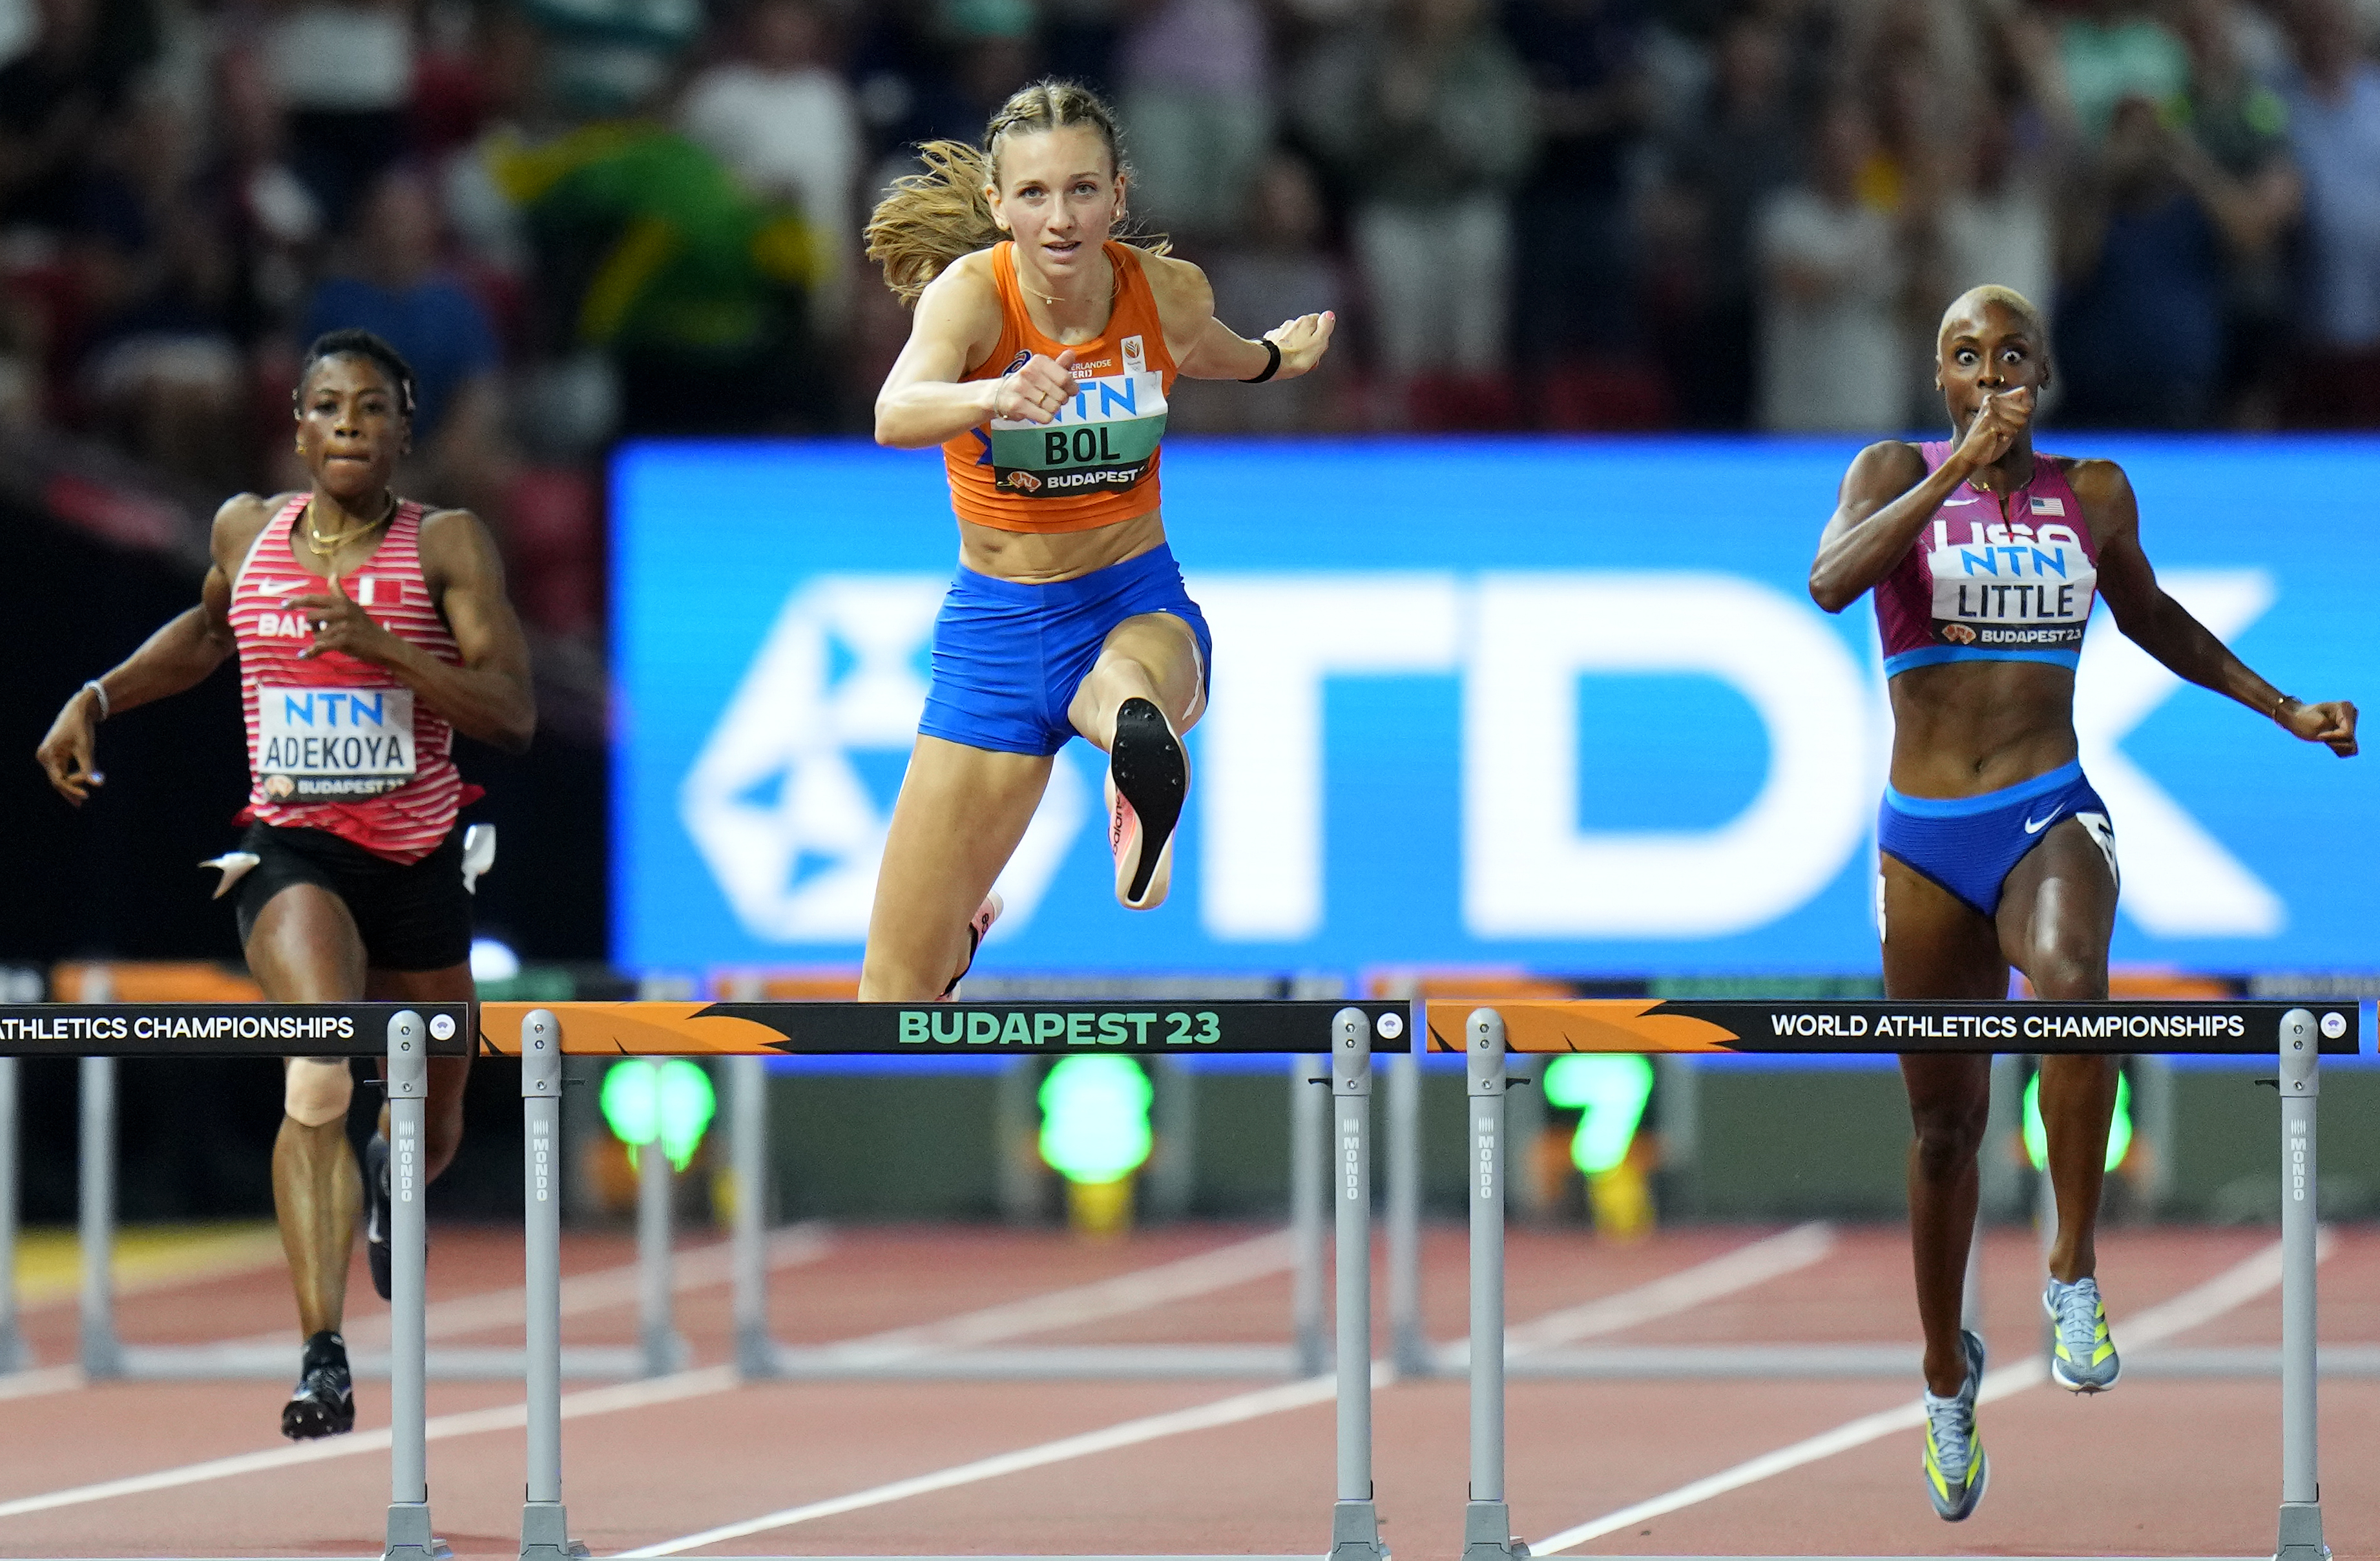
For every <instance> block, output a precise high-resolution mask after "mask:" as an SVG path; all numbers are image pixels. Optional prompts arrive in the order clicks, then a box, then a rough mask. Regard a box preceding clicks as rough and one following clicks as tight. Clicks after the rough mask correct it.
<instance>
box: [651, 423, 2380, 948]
mask: <svg viewBox="0 0 2380 1561" xmlns="http://www.w3.org/2000/svg"><path fill="white" fill-rule="evenodd" d="M2066 445H2072V446H2074V447H2079V448H2087V449H2089V450H2091V451H2092V452H2093V453H2095V454H2106V455H2109V456H2112V457H2116V458H2118V459H2119V460H2121V461H2122V462H2123V463H2124V465H2125V466H2126V468H2127V469H2128V470H2129V471H2130V472H2131V478H2132V482H2133V485H2134V487H2135V489H2136V490H2137V492H2138V494H2139V495H2140V501H2141V515H2142V522H2141V524H2142V537H2143V543H2144V544H2145V546H2146V548H2147V550H2148V553H2149V555H2150V557H2151V558H2152V559H2153V560H2154V561H2155V563H2156V565H2157V566H2158V568H2159V571H2160V578H2161V579H2162V580H2163V581H2164V583H2165V585H2166V587H2167V588H2168V590H2169V591H2171V592H2172V594H2173V595H2174V596H2175V597H2176V598H2178V599H2179V600H2180V601H2181V602H2182V603H2183V604H2186V605H2187V606H2188V607H2189V608H2190V609H2191V610H2192V612H2193V613H2195V614H2196V615H2197V616H2198V617H2199V618H2200V619H2201V620H2202V621H2203V622H2204V623H2205V624H2206V625H2207V627H2208V628H2211V629H2213V630H2214V631H2215V632H2216V634H2218V635H2220V636H2221V637H2223V638H2224V639H2225V640H2228V641H2229V642H2230V643H2231V644H2232V645H2233V646H2234V647H2235V648H2236V649H2237V650H2238V651H2239V652H2240V654H2241V655H2242V656H2243V657H2245V658H2246V659H2247V661H2248V662H2249V664H2250V665H2253V666H2254V667H2256V668H2257V669H2258V670H2259V671H2261V672H2262V673H2264V674H2265V676H2266V677H2269V678H2271V679H2272V680H2273V681H2274V682H2275V683H2276V684H2277V685H2279V686H2280V687H2282V688H2284V689H2289V691H2290V692H2293V693H2296V694H2299V695H2301V696H2302V697H2304V698H2306V699H2309V700H2313V699H2329V698H2351V699H2361V700H2364V701H2373V700H2374V699H2375V698H2380V689H2375V688H2374V677H2373V673H2374V668H2375V667H2380V656H2375V654H2374V651H2375V640H2380V629H2375V619H2374V615H2373V613H2372V612H2371V610H2370V607H2369V604H2368V603H2366V602H2365V601H2364V600H2363V594H2364V588H2363V587H2362V586H2359V585H2358V584H2357V583H2356V582H2357V581H2359V580H2365V579H2369V578H2370V577H2371V576H2372V575H2373V574H2374V573H2380V545H2375V543H2374V532H2373V526H2372V517H2371V514H2370V504H2369V500H2368V495H2369V494H2373V493H2375V492H2380V442H2343V441H2320V440H2301V439H2266V440H2258V441H2254V442H2231V441H2213V440H2147V439H2121V440H2116V439H2110V440H2106V441H2098V440H2083V439H2079V438H2078V439H2073V440H2068V441H2062V442H2061V447H2065V446H2066ZM1854 448H1855V446H1853V445H1850V444H1846V443H1840V442H1833V441H1809V442H1752V441H1725V442H1722V441H1689V440H1658V441H1656V440H1640V441H1524V440H1509V441H1505V440H1472V441H1461V442H1455V441H1445V442H1440V441H1426V440H1412V441H1394V442H1369V441H1346V442H1326V443H1311V442H1309V443H1297V444H1292V443H1238V442H1194V441H1191V440H1183V441H1180V442H1178V443H1177V445H1173V446H1170V447H1169V448H1168V449H1167V451H1166V457H1165V470H1164V482H1165V501H1166V502H1165V514H1166V526H1167V530H1168V531H1169V532H1170V534H1171V536H1172V543H1173V547H1174V551H1175V553H1176V554H1177V555H1179V556H1180V558H1181V559H1182V561H1183V566H1184V572H1185V574H1186V576H1187V578H1188V580H1189V585H1190V590H1191V592H1192V594H1193V595H1194V596H1195V597H1196V598H1197V600H1198V601H1199V602H1200V604H1202V605H1203V607H1204V608H1205V611H1206V614H1207V616H1208V620H1209V622H1210V623H1211V624H1212V625H1213V628H1214V634H1215V665H1214V689H1213V701H1212V708H1211V710H1210V712H1209V713H1208V715H1207V717H1206V719H1205V720H1204V721H1203V722H1202V723H1201V724H1200V726H1198V728H1197V729H1196V733H1195V734H1194V735H1193V737H1192V739H1191V746H1192V762H1193V773H1194V781H1193V785H1192V788H1191V803H1190V807H1189V810H1188V811H1187V812H1186V813H1185V814H1184V825H1183V835H1182V838H1181V842H1180V844H1179V846H1178V848H1177V852H1176V857H1175V865H1174V872H1173V889H1172V898H1171V899H1170V900H1169V901H1168V903H1167V904H1166V905H1165V906H1163V907H1162V908H1161V909H1158V910H1156V911H1154V912H1149V913H1132V912H1127V911H1124V910H1123V909H1120V908H1119V907H1118V906H1117V905H1116V903H1115V900H1114V898H1113V896H1112V894H1111V867H1110V865H1109V860H1108V853H1107V848H1106V840H1105V829H1104V821H1103V820H1102V818H1101V816H1100V800H1099V798H1100V787H1099V781H1100V770H1099V764H1100V762H1102V756H1101V755H1099V753H1098V752H1097V751H1096V750H1093V749H1091V748H1090V747H1089V746H1088V745H1087V744H1084V743H1075V744H1072V745H1070V746H1069V747H1068V749H1067V750H1065V752H1064V753H1063V754H1062V755H1061V757H1060V760H1059V762H1058V763H1057V765H1056V767H1055V771H1054V773H1053V774H1052V777H1051V782H1050V789H1049V792H1048V795H1047V797H1046V799H1045V800H1044V802H1043V804H1042V807H1041V810H1040V811H1039V813H1038V815H1037V817H1036V818H1035V821H1034V823H1033V826H1032V828H1031V830H1030V831H1029V832H1028V834H1027V835H1026V839H1025V842H1024V845H1023V847H1022V848H1020V849H1019V851H1018V852H1017V854H1016V857H1015V859H1014V861H1013V862H1012V863H1011V865H1010V867H1009V869H1008V872H1007V874H1006V876H1005V877H1004V878H1003V879H1002V891H1003V893H1004V894H1005V896H1006V897H1007V902H1008V908H1009V909H1008V913H1007V916H1006V918H1005V919H1004V920H1003V921H1002V923H1001V924H1000V926H999V927H998V928H997V929H996V930H995V931H994V933H993V934H992V938H991V941H990V945H988V946H987V948H986V950H985V952H984V955H983V957H982V960H981V963H980V966H979V968H980V969H982V970H988V971H990V970H1008V971H1015V972H1036V971H1046V972H1068V973H1075V972H1092V971H1119V972H1121V971H1135V970H1138V971H1151V970H1164V971H1180V972H1188V971H1202V970H1203V971H1237V972H1252V973H1253V972H1264V973H1293V972H1302V971H1328V972H1336V973H1342V974H1343V973H1351V972H1355V971H1360V970H1366V969H1368V968H1373V967H1378V966H1392V965H1396V966H1415V965H1418V966H1469V967H1477V966H1500V967H1508V968H1524V969H1531V970H1542V971H1547V972H1553V973H1563V974H1606V975H1659V974H1686V973H1706V974H1719V973H1731V974H1755V975H1757V974H1779V975H1781V974H1790V973H1805V974H1820V973H1823V974H1837V975H1840V974H1855V973H1860V972H1867V971H1873V970H1875V969H1876V945H1875V927H1874V910H1873V897H1874V896H1873V885H1874V883H1875V873H1876V866H1875V854H1876V847H1875V816H1876V798H1877V795H1878V792H1879V790H1880V788H1881V787H1882V784H1883V778H1884V768H1885V760H1886V754H1887V750H1888V743H1889V741H1890V733H1891V723H1890V716H1889V713H1888V708H1887V705H1886V703H1885V698H1884V686H1883V679H1882V673H1881V669H1880V666H1879V661H1878V652H1877V640H1876V628H1875V616H1874V614H1873V612H1872V611H1871V610H1870V608H1869V606H1868V604H1867V603H1865V602H1864V601H1863V602H1862V603H1860V604H1858V605H1857V606H1855V607H1853V608H1852V610H1851V611H1849V612H1846V613H1844V614H1842V615H1841V616H1835V617H1830V616H1828V615H1826V614H1825V613H1822V612H1820V611H1819V610H1818V609H1817V608H1815V606H1813V605H1812V604H1811V602H1810V599H1809V596H1808V594H1807V591H1806V590H1805V585H1804V582H1805V580H1806V579H1807V573H1808V569H1809V564H1810V557H1811V553H1812V550H1813V548H1814V546H1815V542H1816V538H1817V534H1818V530H1819V528H1820V527H1821V526H1822V525H1823V524H1824V522H1825V520H1826V518H1827V515H1828V511H1829V510H1830V509H1831V507H1832V506H1833V502H1834V494H1835V487H1836V483H1837V482H1838V481H1839V480H1840V477H1841V474H1842V471H1843V468H1844V466H1845V464H1846V463H1847V462H1848V460H1849V459H1850V457H1851V456H1852V453H1853V451H1854ZM613 484H614V491H613V559H614V564H613V570H614V573H613V620H614V636H615V639H614V645H613V654H614V673H615V677H616V688H617V693H618V705H617V710H616V714H615V722H616V737H615V739H614V740H615V743H616V750H615V755H614V781H613V795H614V802H613V810H614V839H613V858H612V860H613V922H614V929H615V930H614V949H613V953H614V956H615V957H616V958H617V959H618V960H619V961H620V963H622V964H623V965H624V966H625V967H627V968H629V969H633V970H686V971H699V970H708V969H711V968H714V967H718V966H722V965H736V964H741V965H753V964H761V965H793V964H837V963H851V962H856V959H857V957H858V956H859V953H860V947H861V942H862V939H863V937H864V935H865V933H866V929H867V924H868V902H869V896H870V894H871V892H872V888H873V884H874V878H875V871H876V860H877V857H878V854H879V852H880V849H881V846H882V841H883V837H884V829H885V823H886V820H887V818H888V816H889V813H890V810H891V805H892V797H893V794H894V791H895V788H896V787H898V786H899V784H900V778H901V773H902V767H903V764H904V762H905V757H906V754H907V751H908V749H909V745H910V742H911V740H912V738H913V736H914V734H915V732H916V727H917V713H918V710H919V707H920V704H921V701H923V699H924V695H925V689H926V681H925V680H926V676H927V645H928V640H929V635H930V633H931V630H932V626H933V620H934V614H935V610H936V608H937V605H938V604H939V603H940V600H941V592H942V589H943V587H944V585H945V584H946V583H947V581H948V579H949V578H950V575H951V571H952V568H953V561H954V559H955V556H956V542H955V537H954V528H953V521H952V519H951V514H950V506H949V502H948V499H947V497H946V495H945V494H944V490H943V485H942V476H941V461H940V459H939V458H938V457H936V456H935V455H934V454H933V453H932V452H924V453H912V452H896V451H885V450H880V449H877V448H875V447H874V446H872V445H857V444H846V443H840V442H835V443H827V442H820V443H772V444H735V445H729V444H649V445H634V446H630V447H628V448H626V449H625V450H624V451H623V452H622V453H621V455H620V456H619V457H618V459H617V463H616V466H615V469H614V473H613ZM2075 719H2076V726H2077V729H2078V732H2079V734H2080V737H2081V739H2082V749H2083V765H2084V767H2085V769H2086V770H2087V771H2088V772H2089V774H2090V775H2091V777H2092V779H2093V780H2094V782H2095V783H2096V785H2097V787H2098V789H2099V791H2100V793H2101V794H2102V796H2104V797H2105V798H2106V799H2107V803H2108V807H2109V811H2110V813H2111V814H2112V816H2113V819H2114V823H2115V830H2116V836H2117V841H2118V846H2119V853H2120V856H2121V860H2122V868H2123V877H2124V883H2123V898H2122V911H2121V914H2120V916H2119V921H2118V924H2117V931H2116V946H2115V957H2116V958H2117V960H2118V961H2119V963H2122V964H2125V965H2130V966H2152V967H2163V968H2169V969H2177V970H2204V971H2212V972H2222V973H2245V972H2253V971H2270V970H2301V971H2302V970H2368V969H2371V968H2373V966H2374V964H2375V963H2380V960H2376V959H2375V950H2374V934H2375V933H2380V871H2375V869H2380V841H2375V836H2374V830H2373V829H2372V827H2371V821H2372V818H2373V803H2374V799H2375V789H2374V787H2375V780H2380V775H2376V774H2375V766H2380V758H2365V759H2360V760H2357V761H2353V762H2340V761H2338V760H2337V759H2335V758H2333V757H2332V756H2331V755H2330V754H2329V753H2327V752H2326V751H2325V750H2321V749H2318V748H2314V747H2312V746H2309V745H2306V744H2301V743H2299V742H2296V741H2294V740H2292V739H2291V738H2289V737H2288V736H2286V735H2285V734H2284V733H2282V732H2281V731H2280V730H2279V729H2278V728H2277V727H2275V726H2272V725H2271V724H2270V723H2269V722H2265V721H2262V720H2260V719H2258V718H2257V717H2256V716H2255V715H2254V714H2253V713H2251V712H2249V711H2247V710H2244V709H2241V708H2240V707H2239V706H2237V705H2234V704H2232V703H2230V702H2228V701H2225V700H2222V699H2220V698H2218V697H2216V696H2215V695H2212V694H2209V693H2206V692H2204V691H2203V690H2200V689H2189V688H2186V687H2184V686H2183V685H2182V684H2181V683H2180V681H2179V680H2177V679H2176V678H2175V677H2172V676H2171V675H2170V674H2168V672H2166V671H2165V670H2164V669H2163V668H2162V667H2160V666H2158V665H2156V664H2155V663H2154V662H2153V661H2151V660H2150V659H2149V658H2148V657H2147V656H2146V655H2145V654H2143V652H2140V651H2139V650H2138V649H2137V648H2135V647H2134V646H2132V645H2131V642H2130V641H2128V640H2124V639H2123V638H2122V637H2121V636H2120V635H2119V634H2118V633H2117V632H2116V631H2115V629H2114V628H2113V626H2112V625H2111V624H2110V623H2109V622H2108V620H2107V614H2106V613H2105V612H2104V611H2102V612H2101V613H2100V614H2099V615H2098V616H2097V618H2096V619H2095V621H2094V623H2093V625H2092V628H2091V630H2090V634H2089V637H2088V640H2087V641H2086V643H2085V646H2084V649H2083V665H2082V670H2081V674H2080V679H2079V684H2078V691H2077V697H2076V709H2075Z"/></svg>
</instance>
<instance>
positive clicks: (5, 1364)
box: [0, 1057, 29, 1374]
mask: <svg viewBox="0 0 2380 1561" xmlns="http://www.w3.org/2000/svg"><path fill="white" fill-rule="evenodd" d="M19 1197H20V1195H19V1193H18V1181H17V1059H16V1058H15V1057H0V1374H5V1373H6V1372H16V1371H21V1370H23V1369H24V1368H25V1366H26V1365H27V1364H28V1363H29V1362H28V1360H27V1359H26V1354H25V1335H24V1333H23V1331H22V1329H21V1328H20V1327H19V1326H18V1321H17V1225H18V1216H19V1213H20V1203H19Z"/></svg>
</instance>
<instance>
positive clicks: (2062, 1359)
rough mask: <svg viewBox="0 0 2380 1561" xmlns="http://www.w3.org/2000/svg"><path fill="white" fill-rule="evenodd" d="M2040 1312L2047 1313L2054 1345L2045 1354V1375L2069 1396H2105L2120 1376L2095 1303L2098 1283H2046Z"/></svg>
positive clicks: (2099, 1307) (2102, 1313) (2120, 1366)
mask: <svg viewBox="0 0 2380 1561" xmlns="http://www.w3.org/2000/svg"><path fill="white" fill-rule="evenodd" d="M2041 1310H2042V1311H2046V1312H2047V1313H2049V1321H2050V1323H2052V1324H2053V1325H2054V1326H2055V1327H2056V1328H2057V1330H2058V1342H2057V1344H2056V1345H2055V1346H2053V1347H2052V1348H2051V1349H2050V1351H2049V1374H2050V1376H2051V1377H2053V1378H2055V1379H2056V1380H2057V1383H2058V1386H2060V1387H2062V1388H2064V1389H2065V1390H2066V1391H2067V1392H2069V1393H2105V1392H2107V1389H2109V1388H2111V1387H2113V1386H2115V1385H2116V1379H2117V1378H2118V1377H2119V1376H2121V1375H2123V1372H2124V1363H2123V1361H2122V1360H2119V1359H2118V1358H2117V1356H2116V1341H2115V1340H2114V1339H2112V1338H2110V1337H2108V1336H2107V1307H2106V1306H2105V1305H2104V1304H2102V1303H2101V1301H2100V1299H2099V1282H2098V1281H2097V1280H2096V1279H2092V1278H2089V1277H2084V1278H2082V1279H2077V1280H2076V1281H2074V1283H2072V1284H2071V1285H2061V1284H2059V1283H2058V1281H2057V1280H2055V1279H2052V1280H2051V1281H2050V1282H2049V1287H2048V1288H2046V1289H2045V1290H2043V1291H2042V1292H2041Z"/></svg>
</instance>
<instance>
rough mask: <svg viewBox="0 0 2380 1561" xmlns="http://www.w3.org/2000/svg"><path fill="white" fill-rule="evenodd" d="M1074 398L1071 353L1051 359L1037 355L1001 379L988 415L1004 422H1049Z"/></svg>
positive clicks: (1073, 370) (994, 392) (1073, 355)
mask: <svg viewBox="0 0 2380 1561" xmlns="http://www.w3.org/2000/svg"><path fill="white" fill-rule="evenodd" d="M1074 397H1075V349H1074V348H1071V347H1070V348H1066V350H1065V351H1063V352H1061V353H1060V354H1058V356H1057V357H1055V358H1048V357H1044V356H1043V355H1041V354H1040V353H1038V352H1037V353H1035V354H1034V355H1033V356H1032V357H1030V358H1028V359H1026V360H1025V362H1024V364H1023V366H1022V367H1020V368H1017V369H1016V370H1014V371H1013V372H1010V373H1007V374H1004V375H1002V377H1001V379H1000V382H999V387H998V388H997V389H995V390H994V391H993V392H992V396H991V415H992V416H993V417H996V418H1000V419H1002V420H1003V421H1008V422H1050V421H1055V420H1056V418H1057V416H1058V409H1059V408H1061V407H1062V406H1064V405H1065V404H1066V403H1067V402H1069V401H1071V400H1073V399H1074Z"/></svg>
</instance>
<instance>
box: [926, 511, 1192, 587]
mask: <svg viewBox="0 0 2380 1561" xmlns="http://www.w3.org/2000/svg"><path fill="white" fill-rule="evenodd" d="M1164 545H1165V518H1164V516H1163V515H1162V514H1161V513H1160V511H1157V510H1154V509H1152V510H1150V511H1149V512H1148V513H1147V514H1146V515H1135V516H1134V517H1133V518H1131V519H1129V520H1119V521H1117V522H1116V523H1115V524H1114V525H1112V526H1101V527H1099V528H1097V529H1096V530H1088V531H1003V530H999V529H997V528H996V527H991V526H979V525H977V524H976V523H975V522H974V521H972V520H962V521H960V522H959V562H960V563H962V564H964V565H965V566H966V567H968V568H970V569H973V570H974V571H975V572H976V573H977V574H979V575H990V576H991V577H992V578H993V579H1003V580H1014V581H1016V582H1017V583H1018V584H1020V585H1051V584H1054V583H1056V582H1057V581H1059V580H1071V579H1081V578H1082V577H1083V576H1085V575H1089V574H1097V573H1098V572H1099V570H1101V569H1105V568H1108V567H1112V566H1114V565H1117V564H1121V563H1123V562H1124V560H1126V559H1128V558H1137V557H1139V556H1140V555H1142V554H1144V553H1147V552H1149V551H1150V550H1151V549H1154V548H1159V547H1162V546H1164Z"/></svg>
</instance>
